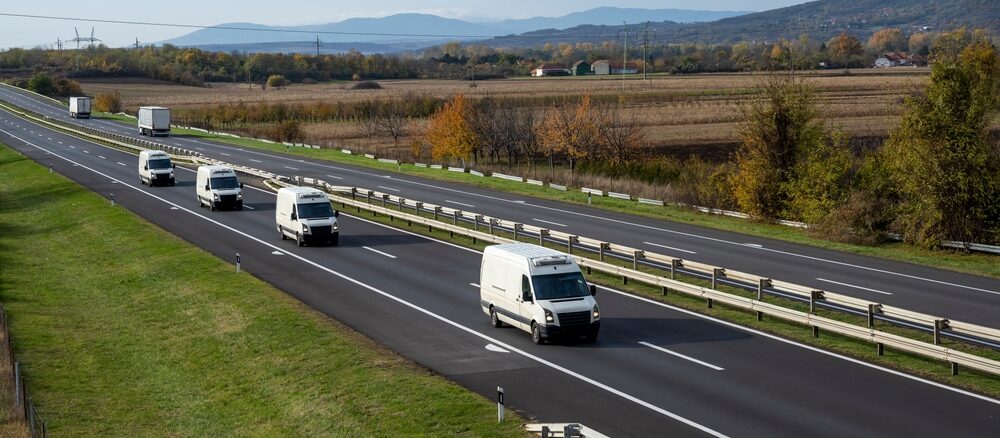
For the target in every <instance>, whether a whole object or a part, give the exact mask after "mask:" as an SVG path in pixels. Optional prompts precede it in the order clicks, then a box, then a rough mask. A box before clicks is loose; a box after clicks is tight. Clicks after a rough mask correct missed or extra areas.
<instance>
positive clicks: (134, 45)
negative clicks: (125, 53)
mask: <svg viewBox="0 0 1000 438" xmlns="http://www.w3.org/2000/svg"><path fill="white" fill-rule="evenodd" d="M132 46H133V47H135V49H136V50H139V37H136V38H135V44H132Z"/></svg>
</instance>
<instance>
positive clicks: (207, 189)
mask: <svg viewBox="0 0 1000 438" xmlns="http://www.w3.org/2000/svg"><path fill="white" fill-rule="evenodd" d="M209 190H212V189H210V188H208V184H205V191H206V192H207V191H209Z"/></svg>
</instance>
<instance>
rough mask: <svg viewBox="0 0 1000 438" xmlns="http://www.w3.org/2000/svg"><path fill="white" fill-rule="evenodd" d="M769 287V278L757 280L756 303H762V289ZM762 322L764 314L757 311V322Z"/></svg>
mask: <svg viewBox="0 0 1000 438" xmlns="http://www.w3.org/2000/svg"><path fill="white" fill-rule="evenodd" d="M768 287H771V279H770V278H761V279H759V280H757V301H764V289H765V288H768ZM763 320H764V312H761V311H759V310H758V311H757V321H763Z"/></svg>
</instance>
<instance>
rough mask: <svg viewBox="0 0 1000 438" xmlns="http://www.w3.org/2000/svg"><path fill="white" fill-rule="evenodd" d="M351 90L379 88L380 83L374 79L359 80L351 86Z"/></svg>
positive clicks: (380, 87) (380, 86)
mask: <svg viewBox="0 0 1000 438" xmlns="http://www.w3.org/2000/svg"><path fill="white" fill-rule="evenodd" d="M351 89H352V90H381V89H382V84H379V83H378V82H375V81H361V82H358V83H356V84H354V85H353V86H352V87H351Z"/></svg>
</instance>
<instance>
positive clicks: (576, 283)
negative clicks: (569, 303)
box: [531, 272, 590, 300]
mask: <svg viewBox="0 0 1000 438" xmlns="http://www.w3.org/2000/svg"><path fill="white" fill-rule="evenodd" d="M531 285H532V287H533V288H534V289H535V299H536V300H556V299H559V298H575V297H585V296H587V295H590V289H589V288H588V287H587V281H586V280H584V279H583V274H581V273H579V272H566V273H562V274H551V275H536V276H534V277H531Z"/></svg>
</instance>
